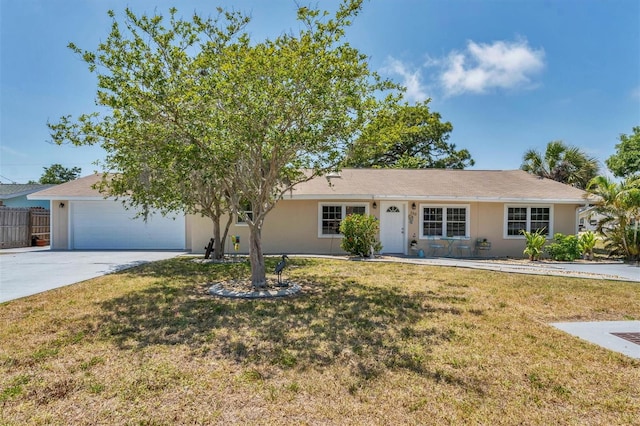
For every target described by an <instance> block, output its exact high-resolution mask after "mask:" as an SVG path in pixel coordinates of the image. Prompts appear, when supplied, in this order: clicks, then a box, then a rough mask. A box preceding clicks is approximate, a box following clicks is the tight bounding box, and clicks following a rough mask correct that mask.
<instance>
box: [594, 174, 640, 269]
mask: <svg viewBox="0 0 640 426" xmlns="http://www.w3.org/2000/svg"><path fill="white" fill-rule="evenodd" d="M587 191H588V193H589V194H591V195H595V196H596V199H597V201H596V202H595V204H594V205H595V210H596V212H598V213H600V214H601V215H602V216H603V218H602V219H600V221H599V222H598V226H597V230H598V232H600V233H601V234H602V235H603V236H604V237H605V241H606V243H607V245H606V248H608V249H609V250H610V251H611V252H612V254H622V255H624V256H625V257H626V258H629V259H632V258H637V257H638V256H639V255H640V232H639V231H640V229H639V226H640V179H639V178H629V179H626V180H625V181H623V182H621V183H617V182H614V181H612V180H611V179H609V178H607V177H605V176H598V177H596V178H594V179H592V180H591V182H590V183H589V185H588V186H587Z"/></svg>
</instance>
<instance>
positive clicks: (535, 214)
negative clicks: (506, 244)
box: [505, 206, 553, 238]
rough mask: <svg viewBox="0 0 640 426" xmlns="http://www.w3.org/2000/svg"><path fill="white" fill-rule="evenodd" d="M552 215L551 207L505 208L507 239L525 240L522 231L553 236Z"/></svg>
mask: <svg viewBox="0 0 640 426" xmlns="http://www.w3.org/2000/svg"><path fill="white" fill-rule="evenodd" d="M552 214H553V212H552V209H551V207H550V206H505V218H506V223H505V237H506V238H514V237H521V238H524V236H523V235H522V231H527V232H541V233H542V234H543V235H546V236H551V235H553V234H552V232H553V230H552V225H553V223H552V220H551V217H552Z"/></svg>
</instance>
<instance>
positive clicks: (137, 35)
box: [49, 0, 396, 286]
mask: <svg viewBox="0 0 640 426" xmlns="http://www.w3.org/2000/svg"><path fill="white" fill-rule="evenodd" d="M361 3H362V1H361V0H345V1H344V2H343V3H341V4H340V6H339V7H338V9H337V11H336V12H335V13H334V14H333V15H331V14H330V13H328V12H324V11H320V10H317V9H311V8H306V7H301V8H299V9H298V20H299V21H300V22H301V24H302V25H301V27H302V29H301V30H300V31H299V32H298V33H297V34H293V33H290V34H283V35H280V36H279V37H277V38H275V39H273V40H271V39H267V40H265V41H262V42H255V41H253V40H251V38H250V36H249V35H248V34H247V33H246V32H243V31H244V27H245V26H246V25H247V24H248V23H249V18H248V17H246V16H244V15H242V14H241V13H239V12H227V11H224V10H222V9H218V15H217V17H215V18H208V19H205V18H203V17H201V16H199V15H198V14H194V15H193V16H192V17H191V19H189V20H184V19H181V18H178V14H177V10H176V9H171V11H170V14H169V19H168V23H167V22H166V21H165V18H164V17H163V16H161V15H154V16H146V15H142V16H136V15H135V14H134V13H133V12H131V11H130V10H128V9H127V10H126V11H125V20H124V23H125V24H124V27H122V25H121V24H120V23H119V22H118V20H117V19H116V15H115V13H113V12H110V16H111V17H112V19H113V23H112V27H111V32H110V34H109V36H108V38H107V39H106V41H104V42H103V43H101V44H100V45H99V46H98V48H97V50H96V51H90V50H82V49H80V48H78V47H77V46H76V45H74V44H71V45H70V47H71V49H73V50H74V51H75V52H76V53H78V54H79V55H80V56H81V57H82V58H83V59H84V61H86V62H87V64H88V65H89V70H90V71H92V72H94V73H96V74H97V76H98V91H97V104H98V105H99V106H101V107H103V108H102V110H101V112H96V113H88V114H84V115H81V116H79V117H78V118H77V119H73V118H72V117H70V116H64V117H62V118H61V119H60V120H59V122H57V123H50V124H49V127H50V129H51V132H52V137H53V139H54V141H56V142H58V143H63V142H68V141H70V142H72V143H74V144H77V145H85V144H100V145H101V146H102V147H103V148H104V149H105V150H106V151H107V153H108V155H107V157H106V159H105V161H104V163H103V167H104V168H105V171H108V172H111V173H113V174H112V175H111V178H110V179H109V180H105V181H104V182H103V184H102V187H103V189H105V190H106V191H108V192H109V193H110V194H112V195H128V196H129V197H128V198H127V199H126V201H127V202H129V203H131V204H134V205H138V206H142V207H144V208H145V211H148V209H150V208H159V209H161V210H162V211H164V212H167V211H170V210H174V209H180V208H186V209H187V210H190V211H195V210H197V211H199V212H200V213H202V214H209V213H208V212H206V211H204V210H202V209H201V208H200V207H198V206H202V205H203V197H204V198H208V199H210V200H212V202H213V204H215V205H217V206H219V207H220V208H221V209H225V211H226V212H230V213H232V214H240V215H243V216H244V217H243V219H244V220H245V222H246V223H247V225H248V227H249V231H250V244H249V246H250V247H249V248H250V259H251V266H252V282H253V285H254V286H263V285H264V284H265V281H266V277H265V266H264V258H263V254H262V244H261V230H262V225H263V223H264V219H265V216H266V215H267V213H268V212H269V211H271V209H273V207H274V206H275V204H276V202H277V201H278V200H279V199H280V198H281V197H282V196H283V194H284V193H286V192H287V191H290V190H292V188H293V187H295V185H296V184H298V183H300V182H303V181H306V180H308V179H311V178H313V177H315V176H318V175H321V174H324V173H326V172H327V171H329V170H332V169H334V168H336V167H337V166H338V165H339V164H340V163H341V161H342V159H343V153H344V152H345V150H346V149H347V147H348V146H349V145H350V144H351V142H352V140H353V139H354V138H356V137H357V136H358V135H359V134H360V133H361V130H362V128H363V127H364V125H365V124H366V123H367V122H368V121H370V120H371V117H373V116H374V114H375V113H376V111H377V109H378V108H379V105H380V103H381V101H380V96H379V94H380V91H384V90H387V89H395V88H396V86H394V85H392V84H391V83H389V82H388V81H384V80H382V79H380V78H379V77H378V76H377V75H376V74H375V73H373V72H372V71H370V70H369V67H368V64H367V58H366V56H365V55H363V54H362V53H360V52H359V51H358V50H356V49H354V48H353V47H351V46H350V45H349V44H348V43H347V42H346V41H345V40H344V35H345V28H346V27H348V26H349V25H350V20H351V19H352V18H353V17H354V16H356V15H357V14H358V13H359V11H360V9H361ZM105 111H106V112H105ZM245 204H248V205H249V206H250V208H251V213H252V214H251V215H246V214H244V213H243V212H244V211H245V208H244V205H245ZM212 216H215V214H213V215H212ZM209 217H211V216H209ZM212 219H213V218H212ZM214 223H215V220H214Z"/></svg>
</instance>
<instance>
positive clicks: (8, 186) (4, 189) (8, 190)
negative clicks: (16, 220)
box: [0, 183, 55, 210]
mask: <svg viewBox="0 0 640 426" xmlns="http://www.w3.org/2000/svg"><path fill="white" fill-rule="evenodd" d="M52 186H55V185H41V184H30V183H27V184H21V183H0V205H2V206H3V207H42V208H44V209H47V210H48V209H49V201H47V200H29V199H27V195H29V194H33V193H34V192H38V191H42V190H43V189H47V188H50V187H52Z"/></svg>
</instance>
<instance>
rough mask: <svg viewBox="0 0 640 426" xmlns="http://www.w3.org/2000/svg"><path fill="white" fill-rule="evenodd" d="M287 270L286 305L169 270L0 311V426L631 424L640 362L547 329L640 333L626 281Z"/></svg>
mask: <svg viewBox="0 0 640 426" xmlns="http://www.w3.org/2000/svg"><path fill="white" fill-rule="evenodd" d="M291 263H292V266H291V268H289V269H288V270H287V275H288V277H287V278H288V279H290V280H294V281H296V282H299V283H302V284H303V292H302V294H301V295H299V296H296V297H294V298H288V299H277V300H228V299H220V298H213V297H211V296H209V295H208V294H207V292H206V290H207V288H208V285H207V283H210V282H214V281H219V280H224V279H229V278H233V277H238V276H241V275H243V274H248V268H247V265H245V264H232V265H215V264H197V263H194V262H190V261H188V259H173V260H169V261H163V262H157V263H153V264H149V265H145V266H142V267H139V268H136V269H133V270H128V271H126V272H123V273H118V274H113V275H108V276H105V277H102V278H98V279H94V280H91V281H87V282H84V283H81V284H77V285H74V286H70V287H65V288H62V289H58V290H55V291H51V292H48V293H46V294H41V295H36V296H33V297H29V298H26V299H22V300H18V301H14V302H9V303H5V304H2V305H0V321H1V322H2V325H3V326H2V328H1V329H0V346H1V347H0V407H1V411H0V424H11V425H13V424H15V425H18V424H20V425H22V424H98V423H99V424H167V425H168V424H245V423H249V424H461V423H465V424H469V423H471V424H603V425H604V424H634V423H636V424H637V419H638V414H639V413H640V392H638V390H639V387H638V383H640V361H637V360H633V359H630V358H627V357H625V356H623V355H620V354H616V353H614V352H610V351H608V350H606V349H603V348H599V347H596V346H594V345H591V344H589V343H586V342H584V341H581V340H579V339H576V338H573V337H571V336H569V335H567V334H565V333H563V332H560V331H558V330H556V329H554V328H552V327H550V326H548V325H547V323H548V322H551V321H567V320H625V319H640V286H639V285H638V284H635V283H621V282H606V281H590V280H584V279H575V278H565V277H541V276H530V275H512V274H504V273H497V272H487V271H473V270H465V269H456V268H439V267H430V266H419V265H403V264H395V263H394V264H381V263H369V262H347V261H329V260H318V259H314V260H306V259H295V260H292V262H291ZM268 266H270V267H272V266H273V265H268Z"/></svg>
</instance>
